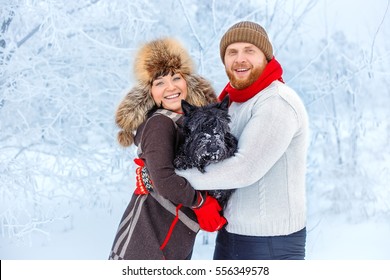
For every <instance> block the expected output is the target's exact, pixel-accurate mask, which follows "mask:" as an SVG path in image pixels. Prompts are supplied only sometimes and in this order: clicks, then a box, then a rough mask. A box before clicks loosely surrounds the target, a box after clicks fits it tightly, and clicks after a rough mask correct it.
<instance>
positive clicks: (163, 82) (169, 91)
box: [151, 73, 187, 113]
mask: <svg viewBox="0 0 390 280" xmlns="http://www.w3.org/2000/svg"><path fill="white" fill-rule="evenodd" d="M151 91H152V97H153V99H154V102H156V104H157V106H162V107H163V108H164V109H167V110H170V111H173V112H176V113H182V110H181V100H182V99H186V98H187V82H186V80H184V78H183V76H182V75H181V74H179V73H176V74H173V75H172V74H168V75H166V76H163V77H162V76H161V77H158V78H157V79H155V80H154V81H153V83H152V90H151Z"/></svg>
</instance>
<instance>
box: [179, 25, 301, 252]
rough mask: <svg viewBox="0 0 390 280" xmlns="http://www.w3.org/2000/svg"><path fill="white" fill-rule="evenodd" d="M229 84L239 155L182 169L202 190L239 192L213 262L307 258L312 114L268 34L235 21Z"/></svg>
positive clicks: (225, 47)
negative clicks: (285, 79) (287, 77)
mask: <svg viewBox="0 0 390 280" xmlns="http://www.w3.org/2000/svg"><path fill="white" fill-rule="evenodd" d="M220 54H221V59H222V62H223V63H224V65H225V70H226V73H227V76H228V77H229V80H230V82H229V83H228V84H227V86H226V87H225V88H224V90H223V91H222V93H221V95H220V97H219V98H220V99H222V98H223V97H224V96H226V95H229V97H230V100H231V102H232V103H231V106H230V107H229V114H230V115H231V118H232V122H231V128H232V132H233V134H234V135H235V136H236V137H237V138H238V151H237V153H236V154H235V156H234V157H231V158H229V159H226V160H224V161H222V162H220V163H217V164H211V165H209V166H208V167H207V168H206V172H205V173H203V174H202V173H200V172H198V171H197V170H195V169H190V170H184V171H176V172H177V173H178V174H179V175H181V176H183V177H185V178H186V179H187V180H188V181H189V182H190V183H191V185H192V186H193V187H195V188H196V189H202V190H210V189H236V190H235V192H234V193H233V195H232V196H231V198H230V200H229V202H228V204H227V206H226V208H225V209H224V216H225V217H226V218H227V220H228V224H227V226H226V227H225V228H224V229H223V230H221V231H220V232H218V235H217V239H216V247H215V252H214V259H304V258H305V243H306V205H305V174H306V154H307V146H308V118H307V113H306V110H305V107H304V104H303V102H302V101H301V99H300V98H299V96H298V95H297V93H296V92H295V91H294V90H292V89H291V88H289V87H288V86H287V85H286V84H284V82H283V80H282V68H281V66H280V64H279V63H278V62H277V61H276V59H275V58H274V56H273V48H272V45H271V43H270V41H269V39H268V35H267V33H266V31H265V30H264V29H263V28H262V27H261V26H260V25H258V24H256V23H253V22H248V21H244V22H239V23H237V24H235V25H233V26H232V27H231V28H230V29H229V30H228V31H227V32H226V33H225V35H224V36H223V37H222V39H221V42H220Z"/></svg>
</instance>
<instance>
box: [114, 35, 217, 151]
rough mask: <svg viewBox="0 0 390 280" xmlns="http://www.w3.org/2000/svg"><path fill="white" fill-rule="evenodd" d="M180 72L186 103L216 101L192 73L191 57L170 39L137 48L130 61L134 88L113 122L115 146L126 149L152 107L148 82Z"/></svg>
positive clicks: (155, 41)
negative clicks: (115, 126) (117, 128)
mask: <svg viewBox="0 0 390 280" xmlns="http://www.w3.org/2000/svg"><path fill="white" fill-rule="evenodd" d="M170 73H180V74H182V76H183V77H184V79H185V80H186V82H187V87H188V95H187V99H186V100H187V101H188V102H189V103H191V104H193V105H196V106H203V105H206V104H209V103H212V102H216V101H217V98H216V95H215V92H214V90H213V88H212V87H211V84H210V83H209V82H208V81H207V80H205V79H204V78H202V77H201V76H199V75H197V74H195V72H194V64H193V62H192V59H191V57H190V56H189V54H188V53H187V51H186V50H185V49H184V48H183V46H182V45H181V44H180V43H179V42H178V41H176V40H174V39H172V38H164V39H158V40H154V41H151V42H149V43H147V44H145V45H143V46H142V47H141V49H140V50H139V51H138V53H137V55H136V57H135V61H134V75H135V77H136V79H137V82H136V85H135V86H134V87H133V88H132V89H131V90H130V91H129V92H128V93H127V94H126V96H125V97H124V99H123V100H122V101H121V102H120V104H119V106H118V108H117V110H116V115H115V121H116V124H117V125H118V127H119V128H120V129H121V130H120V131H119V133H118V141H119V144H120V145H122V146H124V147H127V146H130V145H131V144H133V142H134V135H135V132H136V130H137V128H138V127H139V126H140V125H141V124H142V123H143V122H144V121H145V119H146V115H147V113H148V111H149V110H151V109H152V108H153V107H154V106H155V105H156V104H155V103H154V100H153V98H152V95H151V85H152V82H153V81H154V80H155V79H156V78H157V77H159V76H165V75H168V74H170Z"/></svg>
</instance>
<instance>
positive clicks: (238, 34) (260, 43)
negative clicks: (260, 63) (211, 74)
mask: <svg viewBox="0 0 390 280" xmlns="http://www.w3.org/2000/svg"><path fill="white" fill-rule="evenodd" d="M237 42H246V43H251V44H253V45H255V46H256V47H258V48H259V49H260V50H261V51H262V52H263V53H264V55H265V57H266V58H267V60H268V61H270V60H271V59H272V57H273V49H272V44H271V42H270V41H269V39H268V35H267V32H266V31H265V29H264V28H263V27H261V26H260V25H259V24H257V23H254V22H250V21H242V22H239V23H236V24H234V25H233V26H232V27H230V28H229V29H228V31H226V33H225V35H223V37H222V39H221V43H220V44H219V49H220V55H221V59H222V62H223V63H224V64H225V62H224V61H225V52H226V48H227V47H228V46H229V45H230V44H233V43H237Z"/></svg>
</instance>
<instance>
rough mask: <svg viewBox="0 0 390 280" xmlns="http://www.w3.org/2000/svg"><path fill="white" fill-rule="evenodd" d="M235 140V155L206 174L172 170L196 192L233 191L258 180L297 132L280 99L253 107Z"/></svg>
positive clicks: (293, 118)
mask: <svg viewBox="0 0 390 280" xmlns="http://www.w3.org/2000/svg"><path fill="white" fill-rule="evenodd" d="M252 109H253V112H252V116H251V118H250V119H249V121H248V123H247V124H246V125H245V127H244V129H243V131H242V134H241V135H240V137H239V139H238V150H237V152H236V154H235V155H234V156H233V157H231V158H228V159H225V160H223V161H221V162H219V163H215V164H210V165H209V166H207V167H206V172H205V173H201V172H199V171H197V170H196V169H194V168H193V169H187V170H176V172H177V174H179V175H180V176H183V177H185V178H186V179H187V180H188V181H189V182H190V183H191V185H192V186H193V187H194V188H195V189H198V190H216V189H234V188H243V187H246V186H250V185H252V184H253V183H255V182H257V181H259V180H260V179H261V178H262V177H263V176H264V175H265V174H266V173H267V172H268V171H269V170H270V169H271V167H272V166H273V165H274V164H275V163H276V162H277V161H278V159H279V158H280V157H281V156H282V155H283V153H285V152H286V150H287V148H288V146H289V144H290V142H291V140H292V138H293V137H294V134H295V133H296V131H297V129H298V128H297V127H298V120H297V115H296V113H295V110H294V109H293V108H292V107H291V106H290V105H289V104H288V103H287V102H285V101H284V100H283V99H282V98H269V99H268V100H267V101H266V102H264V103H262V104H256V105H255V106H254V107H253V108H252Z"/></svg>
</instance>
